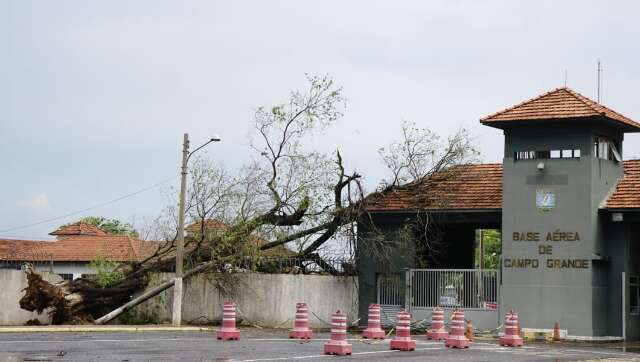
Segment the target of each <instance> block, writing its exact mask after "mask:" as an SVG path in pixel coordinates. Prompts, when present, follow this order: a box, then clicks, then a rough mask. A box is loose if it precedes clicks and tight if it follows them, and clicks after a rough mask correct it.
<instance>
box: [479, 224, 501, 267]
mask: <svg viewBox="0 0 640 362" xmlns="http://www.w3.org/2000/svg"><path fill="white" fill-rule="evenodd" d="M483 234H484V268H485V269H498V268H499V267H500V254H501V253H502V235H501V231H500V230H498V229H490V230H483ZM479 253H480V248H479V244H478V250H477V251H476V256H478V255H479ZM476 260H479V258H476ZM477 263H478V264H479V262H477ZM478 266H479V265H478Z"/></svg>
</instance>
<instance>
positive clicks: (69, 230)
mask: <svg viewBox="0 0 640 362" xmlns="http://www.w3.org/2000/svg"><path fill="white" fill-rule="evenodd" d="M49 235H56V236H65V235H102V236H104V235H109V233H107V232H105V231H103V230H102V229H100V228H98V227H97V226H95V225H93V224H89V223H86V222H84V221H78V222H74V223H73V224H68V225H62V226H61V227H60V228H58V230H56V231H52V232H50V233H49Z"/></svg>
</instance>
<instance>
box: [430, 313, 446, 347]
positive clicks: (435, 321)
mask: <svg viewBox="0 0 640 362" xmlns="http://www.w3.org/2000/svg"><path fill="white" fill-rule="evenodd" d="M447 336H449V332H447V331H446V330H445V329H444V311H443V310H442V309H441V308H434V309H433V312H431V329H429V330H428V331H427V339H433V340H436V341H439V340H442V339H445V338H447Z"/></svg>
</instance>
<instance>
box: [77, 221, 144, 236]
mask: <svg viewBox="0 0 640 362" xmlns="http://www.w3.org/2000/svg"><path fill="white" fill-rule="evenodd" d="M80 220H81V221H84V222H86V223H87V224H91V225H95V226H97V227H98V228H100V229H101V230H103V231H105V232H107V233H109V234H113V235H129V236H132V237H135V238H137V237H138V232H137V231H136V229H134V228H133V225H131V224H130V223H128V222H122V221H120V220H118V219H108V218H106V217H104V216H85V217H83V218H82V219H80Z"/></svg>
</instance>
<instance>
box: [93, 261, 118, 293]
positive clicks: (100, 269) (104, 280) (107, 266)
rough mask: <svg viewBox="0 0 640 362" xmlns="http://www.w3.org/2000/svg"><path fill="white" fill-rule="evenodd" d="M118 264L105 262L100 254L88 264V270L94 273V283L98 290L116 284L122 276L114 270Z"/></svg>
mask: <svg viewBox="0 0 640 362" xmlns="http://www.w3.org/2000/svg"><path fill="white" fill-rule="evenodd" d="M117 267H118V263H116V262H113V261H109V260H107V259H106V258H105V257H104V256H102V255H101V254H100V253H96V257H95V259H93V260H92V261H91V263H89V268H90V269H92V270H95V272H96V283H97V284H98V286H99V287H100V288H108V287H110V286H113V285H115V284H117V283H118V282H119V281H120V280H122V278H123V277H124V274H123V273H122V272H121V271H118V270H117V269H116V268H117Z"/></svg>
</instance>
